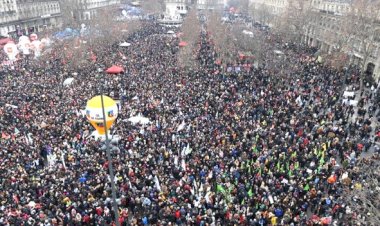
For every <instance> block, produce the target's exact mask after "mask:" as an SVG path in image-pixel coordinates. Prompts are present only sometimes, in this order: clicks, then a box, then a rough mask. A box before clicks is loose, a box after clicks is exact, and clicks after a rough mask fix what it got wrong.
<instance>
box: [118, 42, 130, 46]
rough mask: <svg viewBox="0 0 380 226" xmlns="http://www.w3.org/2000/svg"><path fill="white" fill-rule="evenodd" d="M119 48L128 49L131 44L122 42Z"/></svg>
mask: <svg viewBox="0 0 380 226" xmlns="http://www.w3.org/2000/svg"><path fill="white" fill-rule="evenodd" d="M119 46H120V47H128V46H131V43H128V42H123V43H120V45H119Z"/></svg>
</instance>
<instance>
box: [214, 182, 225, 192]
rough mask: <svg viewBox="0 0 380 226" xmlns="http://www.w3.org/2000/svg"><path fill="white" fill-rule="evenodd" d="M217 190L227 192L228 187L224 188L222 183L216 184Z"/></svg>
mask: <svg viewBox="0 0 380 226" xmlns="http://www.w3.org/2000/svg"><path fill="white" fill-rule="evenodd" d="M216 192H221V193H225V192H226V189H224V187H223V186H222V185H220V184H218V185H216Z"/></svg>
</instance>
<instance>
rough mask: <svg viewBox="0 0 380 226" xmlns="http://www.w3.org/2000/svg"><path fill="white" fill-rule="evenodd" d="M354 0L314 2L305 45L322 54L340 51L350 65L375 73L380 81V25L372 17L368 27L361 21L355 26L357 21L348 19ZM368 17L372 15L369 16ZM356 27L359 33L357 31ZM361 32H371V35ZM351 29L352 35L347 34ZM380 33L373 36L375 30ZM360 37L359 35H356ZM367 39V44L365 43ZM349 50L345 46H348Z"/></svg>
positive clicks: (374, 75)
mask: <svg viewBox="0 0 380 226" xmlns="http://www.w3.org/2000/svg"><path fill="white" fill-rule="evenodd" d="M351 4H352V1H351V0H312V1H311V6H312V7H311V9H312V10H311V11H310V13H311V14H313V15H312V16H311V17H312V18H313V19H311V20H310V21H309V23H308V24H307V29H306V32H305V35H304V42H305V43H306V44H307V45H309V46H313V47H317V48H318V49H319V50H320V52H321V53H327V54H330V53H333V52H334V51H335V50H337V49H338V50H339V51H341V52H344V53H345V54H346V56H347V57H346V58H347V60H346V61H347V63H350V64H354V65H358V66H364V68H362V69H363V70H364V71H365V72H367V73H369V74H371V75H372V76H373V78H374V79H375V80H376V81H378V80H379V78H380V54H379V50H380V38H379V37H380V36H379V35H380V23H379V20H376V18H368V24H367V23H364V22H363V21H360V20H362V19H363V18H361V19H358V20H359V22H358V23H357V24H356V25H353V23H354V22H353V21H354V19H355V18H354V19H352V18H351V19H350V20H348V19H347V17H350V16H352V15H354V14H350V13H352V12H351V7H352V5H351ZM367 15H368V16H370V15H371V14H370V13H368V14H367ZM351 27H356V29H357V30H358V31H355V28H351ZM360 29H368V36H367V35H365V34H364V33H363V32H365V31H362V32H361V31H359V30H360ZM347 30H350V31H351V32H350V33H351V34H346V33H347V32H346V31H347ZM376 30H378V31H379V32H378V33H374V35H371V33H372V32H373V31H376ZM355 34H356V35H355ZM364 39H366V40H367V41H364ZM347 45H349V47H342V46H347Z"/></svg>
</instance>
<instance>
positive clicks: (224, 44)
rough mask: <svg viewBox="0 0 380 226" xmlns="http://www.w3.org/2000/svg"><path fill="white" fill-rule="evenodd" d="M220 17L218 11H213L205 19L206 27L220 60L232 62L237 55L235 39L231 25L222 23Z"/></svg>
mask: <svg viewBox="0 0 380 226" xmlns="http://www.w3.org/2000/svg"><path fill="white" fill-rule="evenodd" d="M220 18H221V16H220V14H219V13H217V12H213V13H212V14H211V15H210V16H209V18H208V20H207V29H208V31H209V34H210V36H211V37H210V38H211V40H212V42H213V43H214V46H215V50H216V51H217V53H218V55H219V57H220V60H221V61H222V62H224V63H233V62H234V61H235V60H236V57H237V48H236V41H237V39H236V37H235V35H234V34H233V26H232V25H230V24H223V23H222V22H221V20H220Z"/></svg>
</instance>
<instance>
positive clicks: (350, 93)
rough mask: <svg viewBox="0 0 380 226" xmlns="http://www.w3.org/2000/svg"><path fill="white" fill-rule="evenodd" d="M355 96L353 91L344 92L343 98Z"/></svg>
mask: <svg viewBox="0 0 380 226" xmlns="http://www.w3.org/2000/svg"><path fill="white" fill-rule="evenodd" d="M354 96H355V92H353V91H344V93H343V97H346V98H347V97H354Z"/></svg>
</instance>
